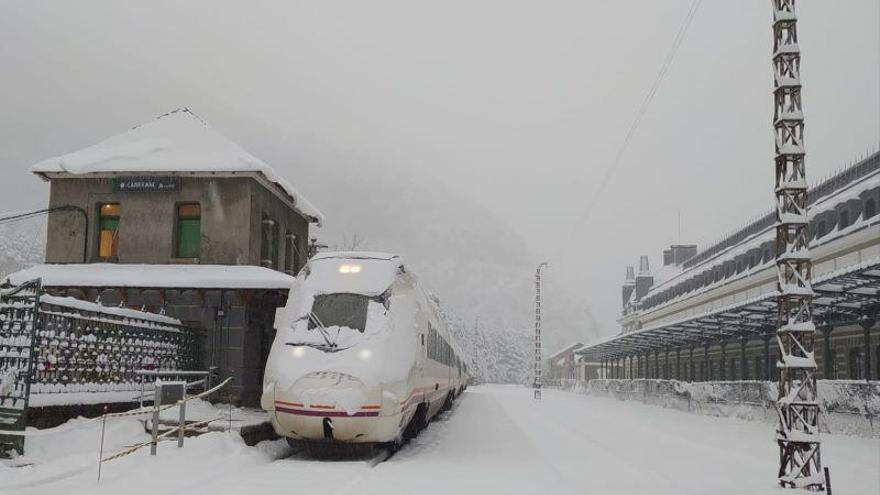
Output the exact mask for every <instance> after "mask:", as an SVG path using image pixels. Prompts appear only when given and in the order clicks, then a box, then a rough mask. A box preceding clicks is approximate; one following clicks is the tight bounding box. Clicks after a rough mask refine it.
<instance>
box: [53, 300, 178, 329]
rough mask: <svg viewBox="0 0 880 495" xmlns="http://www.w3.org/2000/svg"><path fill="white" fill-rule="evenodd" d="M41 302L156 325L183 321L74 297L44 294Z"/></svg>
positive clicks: (176, 323) (174, 323)
mask: <svg viewBox="0 0 880 495" xmlns="http://www.w3.org/2000/svg"><path fill="white" fill-rule="evenodd" d="M40 302H42V303H46V304H50V305H53V306H63V307H65V308H74V309H78V310H80V311H88V312H91V313H104V314H108V315H113V316H118V317H120V318H133V319H139V320H147V321H153V322H156V323H166V324H169V325H181V321H180V320H178V319H177V318H172V317H170V316H165V315H160V314H155V313H148V312H146V311H137V310H134V309H129V308H118V307H115V306H104V305H101V304H99V303H93V302H89V301H83V300H82V299H76V298H74V297H58V296H50V295H48V294H43V295H41V296H40Z"/></svg>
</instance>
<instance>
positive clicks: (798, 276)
mask: <svg viewBox="0 0 880 495" xmlns="http://www.w3.org/2000/svg"><path fill="white" fill-rule="evenodd" d="M772 2H773V78H774V89H773V101H774V105H773V106H774V113H773V134H774V137H775V138H776V143H775V147H776V160H775V161H776V167H775V168H776V184H775V185H776V188H775V192H776V281H777V291H778V294H779V295H778V296H777V299H776V301H777V308H778V312H777V327H776V340H777V343H778V345H779V352H780V354H779V363H778V366H779V368H780V370H781V372H780V375H779V396H778V398H777V401H776V408H777V411H778V413H779V426H778V428H777V430H776V442H777V443H778V444H779V473H778V475H777V479H778V481H779V484H780V486H782V487H792V488H795V487H801V488H809V489H814V490H822V489H823V488H824V483H823V478H822V475H823V473H822V462H821V457H820V455H819V452H820V451H819V447H820V443H819V403H818V401H817V397H816V395H817V394H816V361H815V359H814V358H813V348H814V341H815V334H816V327H815V325H814V324H813V288H812V285H811V283H810V279H811V272H812V262H811V260H810V251H809V234H808V227H809V217H808V215H807V181H806V174H805V165H804V156H805V148H804V114H803V107H802V102H801V78H800V69H801V54H800V48H799V46H798V39H797V15H796V13H795V2H796V0H772Z"/></svg>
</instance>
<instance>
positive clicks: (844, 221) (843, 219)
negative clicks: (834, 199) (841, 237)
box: [837, 210, 849, 230]
mask: <svg viewBox="0 0 880 495" xmlns="http://www.w3.org/2000/svg"><path fill="white" fill-rule="evenodd" d="M837 225H838V227H837V229H838V230H840V229H845V228H847V227H849V210H843V211H841V212H840V221H838V223H837Z"/></svg>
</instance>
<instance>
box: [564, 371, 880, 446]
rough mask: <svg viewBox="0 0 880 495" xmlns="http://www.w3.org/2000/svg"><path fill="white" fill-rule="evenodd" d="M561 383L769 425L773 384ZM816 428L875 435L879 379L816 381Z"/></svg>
mask: <svg viewBox="0 0 880 495" xmlns="http://www.w3.org/2000/svg"><path fill="white" fill-rule="evenodd" d="M562 387H563V388H565V389H568V390H574V391H576V392H579V393H586V394H591V395H598V396H604V397H612V398H615V399H618V400H638V401H641V402H644V403H648V404H655V405H660V406H663V407H667V408H672V409H678V410H682V411H690V412H695V413H698V414H706V415H710V416H731V417H737V418H741V419H747V420H751V421H764V422H767V423H775V422H776V421H777V420H778V417H777V413H776V396H777V390H778V389H777V385H776V383H775V382H759V381H731V382H681V381H676V380H649V379H637V380H599V379H597V380H590V381H588V382H574V381H567V382H566V383H563V384H562ZM818 391H819V408H820V410H821V412H822V414H821V416H820V425H819V426H820V430H821V431H823V432H825V433H843V434H851V435H859V436H874V437H876V436H880V382H878V381H871V382H868V381H864V380H860V381H856V380H853V381H848V380H819V381H818Z"/></svg>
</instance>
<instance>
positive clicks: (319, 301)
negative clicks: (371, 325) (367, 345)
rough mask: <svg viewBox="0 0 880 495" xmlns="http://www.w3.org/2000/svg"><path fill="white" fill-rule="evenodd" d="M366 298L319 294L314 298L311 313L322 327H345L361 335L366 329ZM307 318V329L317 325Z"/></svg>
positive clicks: (354, 295)
mask: <svg viewBox="0 0 880 495" xmlns="http://www.w3.org/2000/svg"><path fill="white" fill-rule="evenodd" d="M369 302H370V298H369V297H368V296H363V295H360V294H345V293H343V294H321V295H319V296H315V302H314V304H313V305H312V313H313V314H314V315H315V317H317V320H318V322H320V324H321V325H322V326H324V327H335V326H338V327H347V328H352V329H355V330H357V331H359V332H361V333H363V332H364V330H365V329H366V328H367V305H368V304H369ZM318 322H315V321H314V318H309V329H310V330H311V329H313V328H315V327H316V326H317V325H318Z"/></svg>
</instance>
